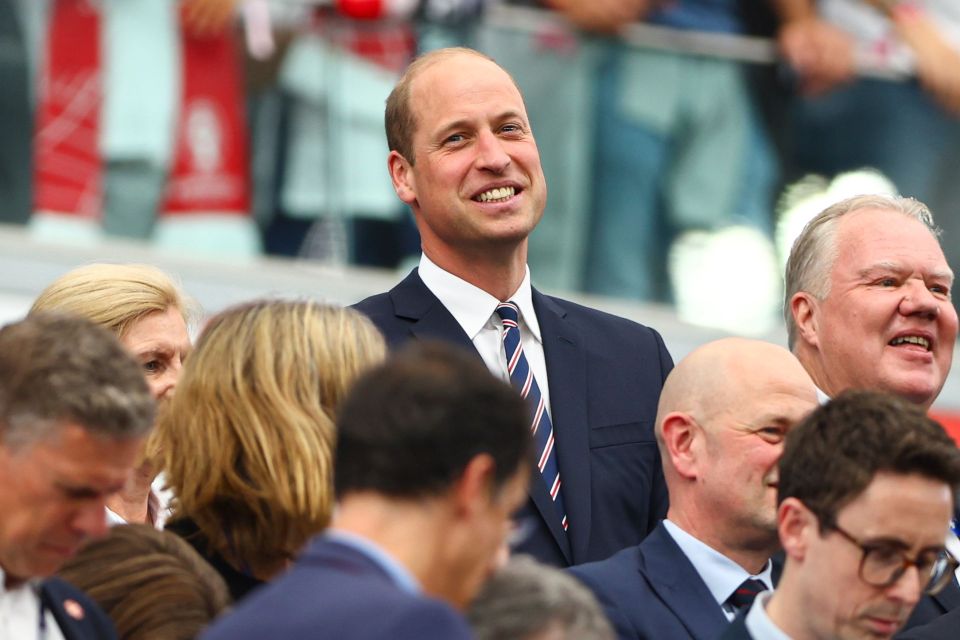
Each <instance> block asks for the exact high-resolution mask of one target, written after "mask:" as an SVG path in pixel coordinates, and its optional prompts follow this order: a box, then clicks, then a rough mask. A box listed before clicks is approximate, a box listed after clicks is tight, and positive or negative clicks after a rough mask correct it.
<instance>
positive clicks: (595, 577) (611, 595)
mask: <svg viewBox="0 0 960 640" xmlns="http://www.w3.org/2000/svg"><path fill="white" fill-rule="evenodd" d="M570 572H571V573H572V574H573V575H575V576H576V577H577V578H579V579H580V580H581V581H582V582H583V583H584V584H585V585H587V586H588V587H589V588H590V589H591V590H592V591H593V593H594V595H596V596H597V599H598V600H599V601H600V604H602V605H603V608H604V610H605V611H606V613H607V617H608V618H609V619H610V622H611V623H612V624H613V626H614V627H615V628H616V630H617V635H618V636H619V638H620V640H664V639H666V638H669V639H670V640H687V639H689V640H717V638H719V637H720V634H721V633H723V630H724V629H725V628H726V627H727V626H729V624H730V622H729V621H728V620H727V617H726V616H725V615H724V613H723V610H722V609H721V608H720V606H719V605H718V604H717V601H716V600H715V599H714V597H713V595H712V594H711V593H710V590H709V589H708V588H707V585H706V584H705V583H704V581H703V579H702V578H701V577H700V574H699V573H697V570H696V569H695V568H694V566H693V564H692V563H691V562H690V560H689V559H688V558H687V556H686V555H685V554H684V553H683V551H682V550H681V549H680V547H679V545H677V543H676V542H675V541H674V539H673V538H672V537H670V534H669V533H668V532H667V529H666V527H664V526H663V523H661V524H660V525H659V526H657V528H656V529H654V530H653V531H652V532H651V533H650V535H649V536H647V538H646V539H645V540H644V541H643V542H641V543H640V544H639V545H637V546H635V547H631V548H629V549H624V550H623V551H621V552H619V553H617V554H616V555H614V556H612V557H610V558H608V559H607V560H604V561H602V562H592V563H590V564H585V565H582V566H579V567H572V568H571V569H570Z"/></svg>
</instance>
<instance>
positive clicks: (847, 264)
mask: <svg viewBox="0 0 960 640" xmlns="http://www.w3.org/2000/svg"><path fill="white" fill-rule="evenodd" d="M938 235H939V230H938V229H937V228H936V226H935V225H934V222H933V216H932V215H931V213H930V211H929V210H928V209H927V207H926V206H925V205H923V204H922V203H920V202H918V201H916V200H913V199H912V198H902V197H898V196H881V195H864V196H856V197H854V198H850V199H848V200H844V201H842V202H838V203H837V204H834V205H833V206H831V207H828V208H827V209H826V210H824V211H823V212H821V213H820V214H819V215H817V216H816V217H815V218H814V219H813V220H811V221H810V222H809V223H808V224H807V226H806V227H805V228H804V230H803V233H801V234H800V237H799V238H797V241H796V242H795V243H794V245H793V250H792V251H791V252H790V259H789V261H788V262H787V271H786V295H785V304H784V317H785V320H786V323H787V330H788V334H789V340H790V347H791V349H792V350H793V352H794V354H796V356H797V358H798V359H799V360H800V362H801V363H802V364H803V366H804V368H805V369H806V370H807V372H808V373H809V374H810V377H811V378H813V381H814V383H815V384H816V385H817V387H818V388H819V389H820V391H821V392H822V393H823V395H825V396H827V397H832V396H835V395H837V394H838V393H840V392H841V391H843V390H845V389H849V388H862V389H879V390H883V391H889V392H891V393H894V394H896V395H899V396H902V397H904V398H906V399H908V400H910V401H912V402H914V403H916V404H919V405H921V406H923V407H929V406H930V405H931V404H932V403H933V401H934V399H936V397H937V395H938V394H939V393H940V389H941V388H942V387H943V383H944V381H945V380H946V378H947V374H948V373H949V371H950V364H951V361H952V359H953V345H954V342H955V341H956V337H957V312H956V310H955V309H954V307H953V305H952V303H951V301H950V288H951V286H952V284H953V272H952V271H951V270H950V267H949V266H948V265H947V260H946V258H945V257H944V255H943V250H942V249H941V248H940V243H939V241H938Z"/></svg>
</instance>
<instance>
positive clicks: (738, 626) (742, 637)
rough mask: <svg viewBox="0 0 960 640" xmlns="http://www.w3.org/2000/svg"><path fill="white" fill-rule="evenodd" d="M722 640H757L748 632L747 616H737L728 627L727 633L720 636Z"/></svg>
mask: <svg viewBox="0 0 960 640" xmlns="http://www.w3.org/2000/svg"><path fill="white" fill-rule="evenodd" d="M720 640H755V639H754V637H753V636H752V635H751V634H750V632H749V631H748V630H747V622H746V615H739V616H737V617H736V619H735V620H734V621H733V622H731V623H730V624H729V625H728V626H727V629H726V631H724V632H723V635H722V636H720ZM756 640H763V638H757V639H756Z"/></svg>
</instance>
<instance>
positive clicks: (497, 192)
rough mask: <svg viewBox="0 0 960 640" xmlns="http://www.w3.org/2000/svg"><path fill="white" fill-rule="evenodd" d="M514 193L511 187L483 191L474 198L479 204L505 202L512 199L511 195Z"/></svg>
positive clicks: (514, 190)
mask: <svg viewBox="0 0 960 640" xmlns="http://www.w3.org/2000/svg"><path fill="white" fill-rule="evenodd" d="M515 192H516V189H514V188H513V187H500V188H499V189H490V190H489V191H484V192H483V193H481V194H480V195H478V196H477V197H476V200H479V201H480V202H495V201H498V200H506V199H507V198H512V197H513V194H514V193H515Z"/></svg>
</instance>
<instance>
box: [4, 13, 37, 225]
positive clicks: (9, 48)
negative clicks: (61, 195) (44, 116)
mask: <svg viewBox="0 0 960 640" xmlns="http://www.w3.org/2000/svg"><path fill="white" fill-rule="evenodd" d="M21 2H22V0H0V51H2V52H3V53H2V55H0V86H2V87H3V91H2V92H0V140H3V144H2V145H0V202H2V203H3V206H0V223H7V222H14V223H21V224H23V223H25V222H27V220H28V219H29V218H30V212H31V210H32V204H33V203H32V199H33V189H32V179H31V176H30V171H31V167H32V165H33V160H32V158H33V150H32V143H33V111H32V96H31V92H30V90H31V84H30V72H31V66H30V58H29V50H28V44H29V41H28V39H27V37H26V36H27V34H26V33H25V31H24V25H23V21H22V19H21V15H20V12H19V10H18V4H20V3H21Z"/></svg>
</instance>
